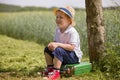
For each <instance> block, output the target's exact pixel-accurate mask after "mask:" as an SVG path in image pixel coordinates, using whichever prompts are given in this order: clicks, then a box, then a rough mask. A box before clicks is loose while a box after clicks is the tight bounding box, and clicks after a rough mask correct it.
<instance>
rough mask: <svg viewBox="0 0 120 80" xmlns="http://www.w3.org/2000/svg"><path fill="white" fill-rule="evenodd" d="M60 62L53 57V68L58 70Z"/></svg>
mask: <svg viewBox="0 0 120 80" xmlns="http://www.w3.org/2000/svg"><path fill="white" fill-rule="evenodd" d="M61 64H62V62H61V61H60V60H59V59H58V58H57V57H54V68H56V69H60V67H61Z"/></svg>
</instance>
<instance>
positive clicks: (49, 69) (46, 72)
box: [38, 67, 53, 76]
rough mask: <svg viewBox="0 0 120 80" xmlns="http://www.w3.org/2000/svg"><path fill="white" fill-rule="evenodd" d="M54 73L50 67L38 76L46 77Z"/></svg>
mask: <svg viewBox="0 0 120 80" xmlns="http://www.w3.org/2000/svg"><path fill="white" fill-rule="evenodd" d="M50 72H53V67H48V68H46V69H45V70H44V71H42V72H39V73H38V74H41V76H46V75H48V73H50Z"/></svg>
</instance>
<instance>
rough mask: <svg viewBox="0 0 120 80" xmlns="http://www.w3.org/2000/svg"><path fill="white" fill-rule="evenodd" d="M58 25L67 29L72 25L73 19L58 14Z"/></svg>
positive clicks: (63, 14) (61, 13) (58, 12)
mask: <svg viewBox="0 0 120 80" xmlns="http://www.w3.org/2000/svg"><path fill="white" fill-rule="evenodd" d="M56 24H57V26H58V27H60V28H61V29H65V28H66V27H68V26H69V25H70V24H71V19H70V18H69V17H68V16H67V15H66V14H65V13H63V12H61V11H57V12H56Z"/></svg>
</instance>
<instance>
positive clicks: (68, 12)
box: [59, 8, 73, 18]
mask: <svg viewBox="0 0 120 80" xmlns="http://www.w3.org/2000/svg"><path fill="white" fill-rule="evenodd" d="M59 10H62V11H65V12H66V13H67V14H68V16H69V17H71V18H72V17H73V16H72V14H71V12H70V11H69V10H67V9H66V8H59Z"/></svg>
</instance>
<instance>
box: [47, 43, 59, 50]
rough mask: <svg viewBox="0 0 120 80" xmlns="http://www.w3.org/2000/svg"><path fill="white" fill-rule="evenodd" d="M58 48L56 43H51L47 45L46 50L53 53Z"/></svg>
mask: <svg viewBox="0 0 120 80" xmlns="http://www.w3.org/2000/svg"><path fill="white" fill-rule="evenodd" d="M57 47H58V44H57V43H56V42H51V43H49V44H48V49H49V50H51V51H54V50H55V49H56V48H57Z"/></svg>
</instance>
